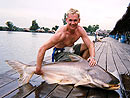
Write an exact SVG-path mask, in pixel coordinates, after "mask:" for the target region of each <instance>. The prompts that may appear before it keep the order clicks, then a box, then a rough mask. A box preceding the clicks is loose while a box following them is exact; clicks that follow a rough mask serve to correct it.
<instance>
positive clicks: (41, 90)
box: [27, 82, 58, 98]
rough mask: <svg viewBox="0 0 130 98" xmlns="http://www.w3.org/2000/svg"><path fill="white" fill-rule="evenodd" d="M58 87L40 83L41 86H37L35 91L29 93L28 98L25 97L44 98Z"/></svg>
mask: <svg viewBox="0 0 130 98" xmlns="http://www.w3.org/2000/svg"><path fill="white" fill-rule="evenodd" d="M57 86H58V84H48V83H46V82H44V83H41V85H39V86H38V87H37V88H36V90H35V91H34V92H33V93H31V94H30V95H29V96H27V98H33V97H34V96H35V98H41V97H42V98H45V97H47V96H48V95H49V94H50V93H51V92H52V91H53V90H54V89H55V88H56V87H57Z"/></svg>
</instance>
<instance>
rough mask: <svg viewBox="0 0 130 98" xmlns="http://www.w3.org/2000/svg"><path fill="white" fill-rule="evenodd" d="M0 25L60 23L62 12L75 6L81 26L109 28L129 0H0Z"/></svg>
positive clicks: (112, 26)
mask: <svg viewBox="0 0 130 98" xmlns="http://www.w3.org/2000/svg"><path fill="white" fill-rule="evenodd" d="M0 2H1V3H0V26H6V25H5V23H6V22H7V21H12V22H13V24H14V25H15V26H17V27H22V28H23V27H26V28H29V27H30V26H31V23H32V20H35V19H36V22H37V23H38V25H39V26H40V27H49V28H52V27H54V26H55V25H58V26H62V25H63V22H62V19H63V18H64V14H65V13H66V12H67V11H68V10H69V9H70V8H75V9H78V10H79V11H80V14H81V17H80V18H81V21H80V25H81V26H88V25H97V24H98V25H99V27H100V29H102V30H112V29H113V28H114V26H115V24H116V22H117V21H118V20H119V19H120V18H121V17H122V16H123V15H124V14H125V12H126V10H127V7H128V5H129V3H130V0H0Z"/></svg>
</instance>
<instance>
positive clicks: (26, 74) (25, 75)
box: [5, 60, 34, 85]
mask: <svg viewBox="0 0 130 98" xmlns="http://www.w3.org/2000/svg"><path fill="white" fill-rule="evenodd" d="M5 62H6V63H7V64H8V65H9V66H11V67H12V68H13V69H14V70H15V71H16V72H18V73H19V74H20V77H19V83H20V85H23V84H26V83H28V82H29V80H30V79H31V77H32V76H33V74H34V71H33V70H30V69H29V65H27V64H23V63H21V62H19V61H14V60H6V61H5Z"/></svg>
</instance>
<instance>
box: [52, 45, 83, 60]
mask: <svg viewBox="0 0 130 98" xmlns="http://www.w3.org/2000/svg"><path fill="white" fill-rule="evenodd" d="M80 48H81V44H76V45H74V46H73V50H74V52H73V53H70V52H64V48H54V50H53V54H52V61H55V62H61V61H72V60H71V58H70V56H69V55H79V56H81V55H82V52H80ZM53 59H54V60H53Z"/></svg>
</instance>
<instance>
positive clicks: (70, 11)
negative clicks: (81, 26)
mask: <svg viewBox="0 0 130 98" xmlns="http://www.w3.org/2000/svg"><path fill="white" fill-rule="evenodd" d="M69 14H77V15H78V17H79V18H80V12H79V11H78V10H77V9H73V8H70V10H69V11H68V12H67V17H68V15H69Z"/></svg>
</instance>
